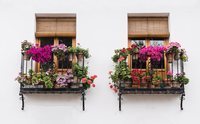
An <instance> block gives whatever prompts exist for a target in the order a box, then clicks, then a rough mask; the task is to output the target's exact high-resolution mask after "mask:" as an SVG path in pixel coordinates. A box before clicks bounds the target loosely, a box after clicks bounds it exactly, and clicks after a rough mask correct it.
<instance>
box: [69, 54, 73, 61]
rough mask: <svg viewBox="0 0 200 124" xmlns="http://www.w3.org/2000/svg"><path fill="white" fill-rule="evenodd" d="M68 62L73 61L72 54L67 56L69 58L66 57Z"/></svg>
mask: <svg viewBox="0 0 200 124" xmlns="http://www.w3.org/2000/svg"><path fill="white" fill-rule="evenodd" d="M68 60H69V61H70V62H71V61H72V60H73V56H72V53H70V54H69V56H68Z"/></svg>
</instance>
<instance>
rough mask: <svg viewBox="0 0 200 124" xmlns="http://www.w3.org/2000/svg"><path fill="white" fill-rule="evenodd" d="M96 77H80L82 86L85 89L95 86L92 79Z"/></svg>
mask: <svg viewBox="0 0 200 124" xmlns="http://www.w3.org/2000/svg"><path fill="white" fill-rule="evenodd" d="M96 78H97V75H93V76H90V77H89V76H86V77H83V78H82V79H81V83H82V84H83V88H84V89H85V90H87V89H88V88H90V87H91V86H92V87H95V86H96V85H95V84H94V80H95V79H96Z"/></svg>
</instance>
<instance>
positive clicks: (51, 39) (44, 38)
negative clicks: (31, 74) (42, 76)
mask: <svg viewBox="0 0 200 124" xmlns="http://www.w3.org/2000/svg"><path fill="white" fill-rule="evenodd" d="M35 36H36V43H37V44H39V45H40V47H43V46H45V45H58V44H65V45H66V46H73V47H75V45H76V15H75V14H36V33H35ZM52 56H53V55H52ZM52 58H53V59H52V62H51V63H50V64H51V65H52V66H55V67H56V68H57V71H61V70H63V69H64V70H66V69H71V68H72V62H70V61H69V60H68V59H67V57H66V59H65V60H64V61H59V60H57V58H56V57H55V56H53V57H52ZM40 67H41V65H40V64H39V63H37V64H36V70H37V71H38V70H39V68H40ZM61 68H62V69H61Z"/></svg>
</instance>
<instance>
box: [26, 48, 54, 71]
mask: <svg viewBox="0 0 200 124" xmlns="http://www.w3.org/2000/svg"><path fill="white" fill-rule="evenodd" d="M26 53H27V54H28V55H30V56H31V57H32V60H34V61H35V62H38V63H40V64H41V67H42V69H43V71H44V70H46V71H47V70H48V69H49V68H50V64H49V62H51V60H52V50H51V46H49V45H46V46H44V47H38V45H36V46H33V47H31V48H30V49H29V50H27V52H26Z"/></svg>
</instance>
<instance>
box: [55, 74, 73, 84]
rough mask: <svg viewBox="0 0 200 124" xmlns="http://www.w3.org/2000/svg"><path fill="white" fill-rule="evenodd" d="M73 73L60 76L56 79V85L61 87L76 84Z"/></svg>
mask: <svg viewBox="0 0 200 124" xmlns="http://www.w3.org/2000/svg"><path fill="white" fill-rule="evenodd" d="M73 77H74V76H73V73H72V71H70V70H68V71H67V73H66V74H59V75H58V76H57V78H56V84H57V85H59V86H60V87H63V86H68V84H69V83H73V82H74V78H73Z"/></svg>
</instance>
